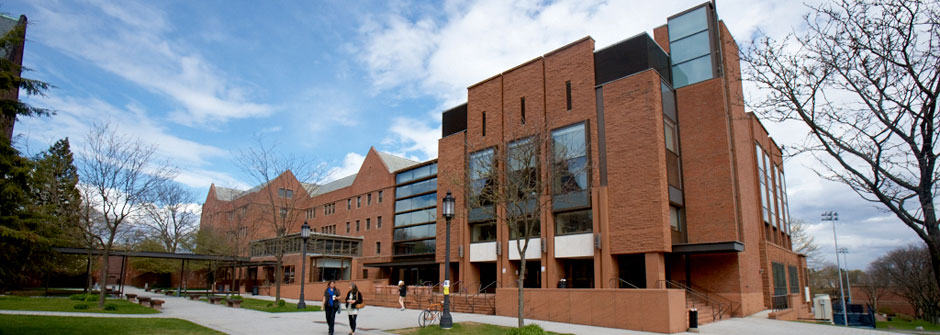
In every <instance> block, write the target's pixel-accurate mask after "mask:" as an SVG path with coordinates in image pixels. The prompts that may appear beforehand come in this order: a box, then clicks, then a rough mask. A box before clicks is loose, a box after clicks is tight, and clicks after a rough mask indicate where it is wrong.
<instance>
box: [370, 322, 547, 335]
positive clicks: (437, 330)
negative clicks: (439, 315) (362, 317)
mask: <svg viewBox="0 0 940 335" xmlns="http://www.w3.org/2000/svg"><path fill="white" fill-rule="evenodd" d="M526 327H527V328H535V329H537V330H535V329H526V330H527V332H525V334H538V331H539V330H541V328H538V326H535V325H528V326H526ZM514 329H516V328H513V327H503V326H495V325H489V324H483V323H476V322H461V323H455V324H454V327H453V328H451V329H449V330H444V329H441V327H438V326H429V327H425V328H421V327H415V328H405V329H396V330H389V331H388V332H391V333H394V334H405V335H436V334H448V335H454V334H467V335H476V334H481V335H503V334H511V333H512V330H514ZM541 334H549V335H561V333H555V332H549V331H544V332H543V333H541Z"/></svg>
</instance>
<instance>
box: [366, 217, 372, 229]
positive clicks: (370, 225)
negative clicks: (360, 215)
mask: <svg viewBox="0 0 940 335" xmlns="http://www.w3.org/2000/svg"><path fill="white" fill-rule="evenodd" d="M369 229H372V219H371V218H368V219H366V230H369Z"/></svg>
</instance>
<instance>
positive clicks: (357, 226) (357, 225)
mask: <svg viewBox="0 0 940 335" xmlns="http://www.w3.org/2000/svg"><path fill="white" fill-rule="evenodd" d="M358 231H359V220H356V232H358Z"/></svg>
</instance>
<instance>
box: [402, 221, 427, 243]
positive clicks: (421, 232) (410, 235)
mask: <svg viewBox="0 0 940 335" xmlns="http://www.w3.org/2000/svg"><path fill="white" fill-rule="evenodd" d="M435 234H437V224H434V223H432V224H427V225H421V226H414V227H408V228H396V229H395V241H402V240H414V239H419V238H428V237H434V236H435Z"/></svg>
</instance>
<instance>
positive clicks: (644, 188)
mask: <svg viewBox="0 0 940 335" xmlns="http://www.w3.org/2000/svg"><path fill="white" fill-rule="evenodd" d="M740 78H741V73H740V62H739V59H738V47H737V44H736V43H735V41H734V39H733V38H732V37H731V35H730V34H729V32H728V30H727V28H726V27H725V26H724V23H723V22H722V21H720V20H718V19H717V17H716V14H715V11H714V9H713V8H712V7H711V4H710V3H705V4H703V5H700V6H697V7H694V8H692V9H689V10H687V11H685V12H682V13H679V14H676V15H674V16H672V17H670V18H669V19H668V20H667V24H666V25H663V26H660V27H657V28H655V29H654V36H652V37H650V36H649V35H647V34H646V33H641V34H639V35H636V36H634V37H631V38H628V39H626V40H623V41H621V42H618V43H616V44H614V45H611V46H607V47H604V48H601V49H596V48H595V45H594V40H593V39H591V38H590V37H585V38H582V39H580V40H578V41H574V42H572V43H570V44H568V45H566V46H563V47H561V48H559V49H556V50H553V51H550V52H548V53H546V54H544V55H541V56H538V57H536V58H534V59H532V60H530V61H528V62H526V63H523V64H520V65H518V66H516V67H514V68H511V69H507V70H506V71H504V72H502V73H499V74H496V75H495V76H492V77H490V78H488V79H486V80H483V81H481V82H479V83H476V84H474V85H472V86H470V87H469V88H468V89H467V103H466V104H464V105H461V106H457V107H455V108H453V109H450V110H448V111H446V112H444V114H443V127H442V129H443V133H442V137H441V139H440V140H439V145H438V148H439V149H438V150H439V152H438V159H436V160H432V161H429V162H423V163H418V162H410V161H407V160H404V159H401V158H397V157H394V156H391V155H387V154H382V153H379V152H376V151H375V150H370V151H369V154H368V155H367V157H366V160H365V162H364V163H363V165H362V167H361V168H360V171H359V173H357V174H356V175H354V176H350V177H347V178H343V179H340V180H338V181H335V182H333V183H330V184H326V185H321V186H319V187H313V186H312V185H300V184H298V183H296V180H292V178H291V175H290V174H289V173H286V174H285V175H284V176H282V177H281V178H280V179H279V180H278V181H276V182H275V183H272V185H268V186H267V188H269V189H272V190H273V188H275V187H277V188H282V189H285V190H290V191H292V192H293V194H292V196H303V197H309V199H308V200H307V201H306V205H305V207H304V210H305V211H306V212H307V213H308V214H307V215H305V217H303V218H300V219H298V222H299V221H302V220H306V221H308V222H309V223H310V224H311V225H312V226H313V227H314V228H315V229H316V230H317V231H321V232H325V233H329V234H330V236H334V235H332V234H335V236H336V237H335V238H336V239H340V237H342V239H347V240H349V241H351V242H350V243H352V244H357V245H358V246H357V247H356V248H358V249H357V250H356V251H355V252H354V253H351V254H348V255H346V256H345V258H342V257H332V256H330V257H326V256H312V257H310V261H311V263H309V264H321V263H322V264H325V266H326V267H320V266H314V270H312V271H311V273H310V274H309V275H308V276H309V278H308V280H309V281H308V282H311V283H315V282H317V281H319V280H324V279H335V278H339V279H343V280H361V279H367V280H370V281H373V282H374V283H377V284H376V285H379V284H385V283H395V282H397V281H398V280H405V281H406V282H408V283H409V284H421V283H426V282H429V283H436V282H439V281H440V280H441V279H442V278H443V273H444V266H445V264H444V263H445V255H444V253H445V251H444V243H443V242H444V239H445V233H444V232H445V222H444V219H443V218H442V216H441V213H440V211H439V210H438V209H437V204H438V203H440V202H441V200H442V198H443V197H444V195H445V194H446V193H447V192H448V191H450V192H452V193H453V194H454V196H455V197H456V199H457V204H458V206H457V211H456V212H457V213H456V216H455V218H454V220H453V222H452V232H451V241H452V243H453V246H452V249H451V255H450V259H451V264H449V266H450V269H451V273H452V278H453V281H455V282H457V283H458V285H460V286H461V287H463V289H462V291H464V292H471V293H475V292H479V291H481V290H482V291H490V292H495V293H494V294H495V295H496V297H497V299H496V303H495V308H494V312H495V313H497V314H501V315H514V314H515V311H516V305H515V304H516V300H515V299H514V298H512V297H513V296H514V295H515V294H516V289H515V287H516V279H517V278H518V277H517V276H518V271H519V267H520V263H521V262H520V261H519V260H520V259H521V257H525V258H526V260H527V262H526V263H527V265H526V268H527V273H528V275H527V278H526V280H525V283H524V285H525V286H526V287H530V288H532V289H531V290H529V291H527V293H526V301H527V303H526V316H527V317H529V318H534V319H545V320H555V321H563V322H574V323H585V324H594V325H601V326H608V327H620V328H629V329H641V330H653V331H660V332H677V331H684V330H685V328H686V327H687V325H688V323H687V322H688V320H687V314H686V309H687V307H690V306H693V305H694V306H695V307H697V308H699V310H700V319H702V321H703V322H707V321H710V320H711V319H712V318H714V317H721V316H728V315H733V316H743V315H749V314H752V313H755V312H758V311H761V310H764V309H770V308H775V309H776V310H777V311H776V312H775V315H776V316H777V317H780V318H790V319H794V318H796V317H797V316H798V315H805V314H803V313H806V312H808V305H807V303H806V299H805V297H807V296H808V294H807V292H805V289H804V287H805V286H806V272H805V267H806V263H805V258H804V257H803V256H800V255H797V254H795V253H794V252H793V251H792V250H791V243H790V235H789V217H788V212H787V208H788V205H787V203H788V201H787V199H786V192H785V183H784V180H785V179H784V172H783V166H782V159H781V151H780V148H779V147H778V146H777V145H776V143H774V141H773V139H771V138H770V137H769V134H768V133H767V130H766V129H765V128H764V127H763V126H762V125H761V123H760V121H759V120H758V119H757V117H756V116H755V115H754V114H752V113H749V112H747V111H745V108H744V101H743V93H742V84H741V79H740ZM530 136H541V137H544V138H546V139H549V140H548V141H547V142H548V143H547V144H546V145H547V146H549V147H551V149H549V150H543V151H542V152H543V156H542V157H540V158H539V159H538V160H537V162H534V163H533V164H537V165H538V168H537V169H536V170H538V171H540V172H539V173H541V178H555V177H553V176H558V175H563V176H562V177H558V178H564V181H565V183H566V185H567V186H566V187H556V186H552V187H546V188H545V190H544V192H542V193H541V194H539V195H538V197H539V199H546V200H547V201H544V202H541V201H540V202H539V203H540V204H541V205H540V206H542V207H543V208H541V213H542V214H541V217H540V218H539V220H538V221H539V227H540V229H538V232H536V233H535V234H533V235H532V237H531V242H530V243H531V244H530V247H529V250H528V251H527V252H526V253H525V255H519V252H518V251H517V250H516V249H515V245H514V243H511V241H513V240H511V239H510V235H511V234H510V232H509V229H508V228H507V227H506V225H505V224H503V222H498V221H499V220H498V219H497V218H496V217H493V216H487V215H486V214H482V213H483V212H481V211H480V208H473V206H471V205H470V203H471V202H470V201H468V197H472V196H474V194H465V193H467V192H466V191H465V190H469V192H471V193H473V192H477V191H475V188H474V187H466V185H486V184H487V183H491V182H496V181H488V180H481V179H480V178H479V174H477V173H475V169H479V168H480V167H479V166H477V164H476V163H474V162H478V161H479V158H480V157H484V158H486V159H488V160H489V161H491V162H492V164H497V165H505V166H510V165H511V164H509V163H506V162H504V160H505V157H506V156H505V155H506V152H507V151H508V150H512V146H513V143H517V142H515V141H518V140H521V139H525V138H528V137H530ZM559 148H562V149H563V150H558V149H559ZM438 171H440V175H439V173H438ZM559 173H561V174H559ZM468 176H469V179H470V180H468ZM547 184H552V183H547ZM556 184H557V183H556ZM262 189H264V188H256V190H251V191H245V192H241V191H235V190H229V189H222V188H219V187H212V188H211V189H210V191H209V196H208V199H207V200H206V204H205V206H204V209H203V221H202V223H203V225H225V224H230V222H231V220H232V218H233V217H237V215H235V216H233V215H234V214H232V211H235V210H236V209H237V208H240V207H239V206H243V205H239V204H247V203H250V202H251V201H253V200H251V198H252V197H253V196H252V194H255V193H259V192H258V191H259V190H262ZM253 192H254V193H253ZM305 199H307V198H305ZM370 199H371V200H370ZM497 206H498V205H497ZM497 210H505V209H497ZM247 211H248V212H249V214H248V216H249V217H250V216H251V214H250V212H251V209H250V208H249V209H248V210H247ZM236 213H237V212H236ZM295 227H296V228H297V229H295V232H296V231H299V227H300V225H299V224H297V225H295ZM270 236H272V234H271V232H270V231H265V230H263V229H259V230H257V232H256V233H255V236H254V237H255V238H263V237H270ZM324 238H328V237H324ZM438 242H440V243H438ZM252 256H255V258H257V259H259V260H264V259H267V258H264V257H266V256H264V255H262V254H253V255H252ZM297 256H299V252H298V253H295V254H294V255H293V256H292V257H291V256H289V257H287V259H288V260H289V262H293V263H297V264H298V265H299V258H298V257H297ZM347 262H348V263H347ZM293 263H289V264H288V266H291V267H293V268H299V266H298V265H293ZM337 268H338V269H342V270H341V271H338V272H337V270H335V269H337ZM330 269H334V270H330ZM347 269H348V270H347ZM323 271H327V272H329V273H330V275H328V276H323V275H322V274H323V273H324V272H323ZM561 279H565V281H566V282H567V287H568V288H566V289H559V288H556V286H557V284H558V283H559V281H561ZM315 289H316V288H315ZM296 290H297V289H294V291H292V292H296ZM375 292H376V294H378V293H379V290H378V289H377V290H376V291H375ZM499 297H504V298H499ZM568 299H571V301H605V302H606V303H598V304H587V305H594V306H599V307H596V308H595V307H590V306H588V307H585V308H588V310H584V309H583V308H578V310H576V311H574V310H571V309H570V308H569V307H570V306H572V304H570V303H561V304H559V303H558V302H559V301H563V302H564V301H568ZM651 302H655V303H651ZM611 306H616V308H611ZM702 314H704V315H707V317H703V316H702Z"/></svg>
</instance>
